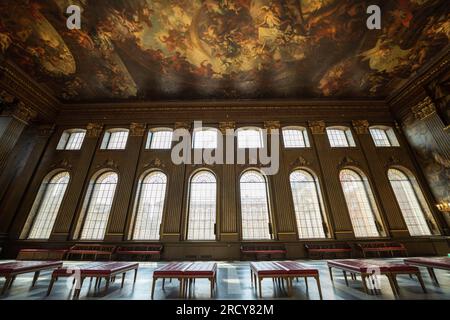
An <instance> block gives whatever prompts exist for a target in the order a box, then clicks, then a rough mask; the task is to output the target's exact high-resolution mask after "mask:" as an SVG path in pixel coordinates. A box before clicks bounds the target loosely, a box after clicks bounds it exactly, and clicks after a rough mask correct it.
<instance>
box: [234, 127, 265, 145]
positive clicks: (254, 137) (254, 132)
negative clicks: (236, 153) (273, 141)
mask: <svg viewBox="0 0 450 320" xmlns="http://www.w3.org/2000/svg"><path fill="white" fill-rule="evenodd" d="M237 139H238V148H262V147H263V141H262V135H261V130H259V129H258V128H242V129H239V131H238V132H237Z"/></svg>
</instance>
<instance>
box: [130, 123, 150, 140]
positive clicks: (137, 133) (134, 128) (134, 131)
mask: <svg viewBox="0 0 450 320" xmlns="http://www.w3.org/2000/svg"><path fill="white" fill-rule="evenodd" d="M146 127H147V124H145V123H137V122H132V123H131V124H130V136H132V137H142V136H143V135H144V133H145V129H146Z"/></svg>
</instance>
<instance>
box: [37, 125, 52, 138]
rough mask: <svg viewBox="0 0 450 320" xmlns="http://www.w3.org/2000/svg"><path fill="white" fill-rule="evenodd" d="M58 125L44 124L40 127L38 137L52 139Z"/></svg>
mask: <svg viewBox="0 0 450 320" xmlns="http://www.w3.org/2000/svg"><path fill="white" fill-rule="evenodd" d="M55 128H56V125H54V124H43V125H40V126H38V136H39V137H50V136H51V135H52V133H53V132H54V131H55Z"/></svg>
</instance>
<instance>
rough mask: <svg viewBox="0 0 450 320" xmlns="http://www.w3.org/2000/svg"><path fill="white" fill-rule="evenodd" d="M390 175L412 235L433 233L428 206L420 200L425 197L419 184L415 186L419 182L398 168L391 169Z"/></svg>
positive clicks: (390, 180)
mask: <svg viewBox="0 0 450 320" xmlns="http://www.w3.org/2000/svg"><path fill="white" fill-rule="evenodd" d="M388 177H389V182H390V183H391V186H392V189H393V190H394V194H395V198H396V199H397V202H398V205H399V207H400V210H401V211H402V214H403V218H404V219H405V222H406V226H407V227H408V230H409V233H410V234H411V236H427V235H431V230H430V227H429V226H428V224H427V221H426V219H425V217H426V213H427V212H426V211H425V210H427V209H428V207H427V205H426V203H425V202H424V201H423V200H422V201H420V200H421V199H423V198H424V197H423V194H422V193H421V191H420V188H418V186H417V185H416V186H415V188H414V184H417V182H416V181H415V179H414V180H412V179H410V178H408V176H407V175H406V174H405V173H403V172H402V171H400V170H398V169H389V171H388ZM418 192H420V194H419V196H420V197H418V194H417V193H418Z"/></svg>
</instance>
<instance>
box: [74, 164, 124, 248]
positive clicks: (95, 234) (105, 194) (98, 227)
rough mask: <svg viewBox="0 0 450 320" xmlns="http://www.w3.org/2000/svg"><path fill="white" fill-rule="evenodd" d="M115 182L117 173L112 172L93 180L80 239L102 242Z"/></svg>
mask: <svg viewBox="0 0 450 320" xmlns="http://www.w3.org/2000/svg"><path fill="white" fill-rule="evenodd" d="M117 181H118V176H117V173H115V172H112V171H108V172H105V173H102V174H100V175H99V176H98V177H97V178H96V179H95V182H94V184H93V186H92V189H91V191H90V192H89V198H88V202H87V209H86V217H85V219H84V223H83V229H82V231H81V239H83V240H102V239H103V238H104V237H105V232H106V227H107V224H108V220H109V215H110V213H111V208H112V204H113V201H114V194H115V192H116V186H117Z"/></svg>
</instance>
